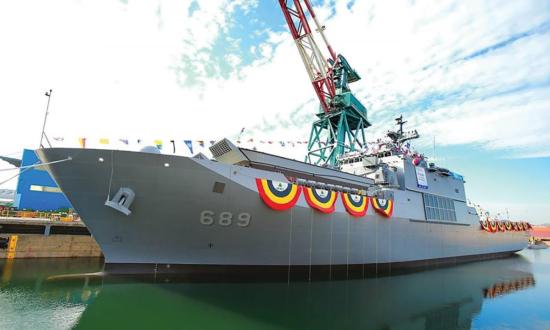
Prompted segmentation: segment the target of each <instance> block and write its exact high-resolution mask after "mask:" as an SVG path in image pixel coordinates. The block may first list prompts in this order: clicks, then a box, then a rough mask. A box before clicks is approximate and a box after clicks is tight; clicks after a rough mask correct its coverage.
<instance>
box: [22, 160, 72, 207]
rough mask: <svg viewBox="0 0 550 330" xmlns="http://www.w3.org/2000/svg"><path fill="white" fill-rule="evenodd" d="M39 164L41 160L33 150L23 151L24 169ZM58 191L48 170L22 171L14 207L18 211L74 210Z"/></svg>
mask: <svg viewBox="0 0 550 330" xmlns="http://www.w3.org/2000/svg"><path fill="white" fill-rule="evenodd" d="M37 163H40V160H39V159H38V157H37V156H36V154H35V153H34V151H33V150H28V149H25V150H23V159H22V160H21V166H22V167H23V166H29V165H33V164H37ZM56 190H57V191H56ZM58 190H59V188H58V187H57V185H56V184H55V181H54V180H53V179H52V177H51V176H50V174H49V173H48V172H47V171H46V170H43V169H39V168H32V169H29V170H26V171H25V169H22V170H20V175H19V180H18V182H17V189H16V192H15V201H14V206H15V207H16V208H18V209H33V210H36V211H55V210H59V209H62V208H72V206H71V203H69V201H68V200H67V197H65V195H64V194H63V193H62V192H60V191H58Z"/></svg>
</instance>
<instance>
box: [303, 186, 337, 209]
mask: <svg viewBox="0 0 550 330" xmlns="http://www.w3.org/2000/svg"><path fill="white" fill-rule="evenodd" d="M304 196H305V197H306V202H307V204H308V205H309V206H310V207H311V208H314V209H316V210H318V211H320V212H323V213H332V212H334V203H335V202H336V197H337V196H338V195H337V194H336V192H335V191H331V190H326V189H319V188H311V187H304Z"/></svg>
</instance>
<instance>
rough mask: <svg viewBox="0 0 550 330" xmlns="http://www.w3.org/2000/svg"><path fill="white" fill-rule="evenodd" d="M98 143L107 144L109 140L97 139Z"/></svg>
mask: <svg viewBox="0 0 550 330" xmlns="http://www.w3.org/2000/svg"><path fill="white" fill-rule="evenodd" d="M99 143H101V144H109V139H106V138H101V139H99Z"/></svg>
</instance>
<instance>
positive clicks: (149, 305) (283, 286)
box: [79, 256, 535, 329]
mask: <svg viewBox="0 0 550 330" xmlns="http://www.w3.org/2000/svg"><path fill="white" fill-rule="evenodd" d="M112 281H115V280H112ZM534 285H535V279H534V276H533V274H532V273H531V272H530V263H529V262H528V261H526V260H525V259H524V258H523V257H519V256H518V257H511V258H507V259H501V260H492V261H487V262H478V263H473V264H467V265H461V266H455V267H449V268H441V269H434V270H429V271H424V272H417V273H412V274H406V275H398V276H388V277H382V278H370V279H363V280H350V281H331V282H296V283H292V282H291V283H290V284H287V283H284V282H282V283H178V284H175V283H168V284H156V285H151V284H149V283H133V284H128V283H124V282H111V280H106V281H105V282H104V283H103V287H102V289H101V293H100V294H99V296H98V297H97V298H96V300H95V301H94V302H93V303H92V304H90V305H89V306H88V307H87V309H86V311H85V312H84V313H83V315H82V317H81V319H80V321H79V327H83V328H102V327H105V326H116V324H120V325H124V326H125V327H127V328H132V327H135V328H139V327H141V328H150V327H151V328H152V327H155V326H157V325H158V323H157V322H159V321H161V322H162V324H163V327H167V328H177V327H182V326H184V325H186V324H188V325H189V324H192V327H193V326H196V327H199V326H200V328H202V329H207V328H220V327H223V328H235V329H247V328H254V329H258V328H279V327H282V328H290V329H306V328H307V329H324V328H330V329H462V328H470V326H471V322H472V319H473V318H474V317H475V316H476V315H477V314H478V313H479V312H480V311H481V307H482V305H483V301H484V298H490V295H489V293H491V292H492V293H495V289H494V288H501V289H502V288H504V287H509V288H512V287H513V288H514V290H508V291H506V290H499V294H500V295H502V294H505V293H512V292H514V291H515V290H519V289H526V288H528V287H530V286H534ZM129 310H131V311H132V313H128V311H129ZM110 316H112V317H110ZM114 318H116V319H117V321H115V322H116V324H113V323H112V322H113V319H114Z"/></svg>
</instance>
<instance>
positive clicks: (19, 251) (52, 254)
mask: <svg viewBox="0 0 550 330" xmlns="http://www.w3.org/2000/svg"><path fill="white" fill-rule="evenodd" d="M101 256H102V253H101V249H100V248H99V245H97V243H96V242H95V240H94V239H93V238H92V237H91V236H83V235H50V236H44V235H33V234H20V235H10V236H9V243H8V246H7V248H6V249H0V259H4V258H75V257H101Z"/></svg>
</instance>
